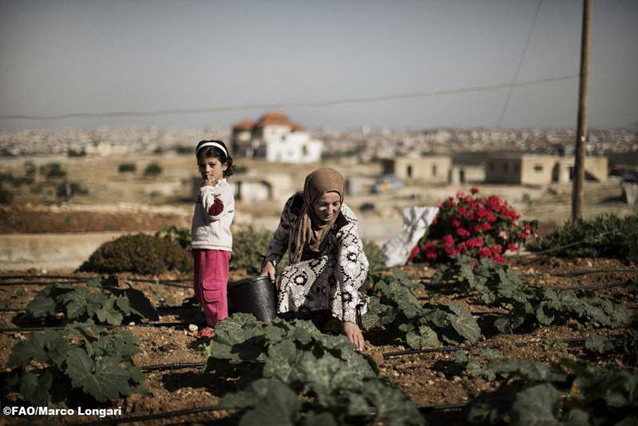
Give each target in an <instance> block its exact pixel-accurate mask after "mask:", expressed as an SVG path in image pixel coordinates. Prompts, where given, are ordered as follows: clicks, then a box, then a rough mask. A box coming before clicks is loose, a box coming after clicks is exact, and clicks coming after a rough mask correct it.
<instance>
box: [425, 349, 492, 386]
mask: <svg viewBox="0 0 638 426" xmlns="http://www.w3.org/2000/svg"><path fill="white" fill-rule="evenodd" d="M504 359H505V356H504V355H503V354H501V353H499V352H497V351H495V350H494V349H490V348H486V349H482V350H481V351H479V353H478V355H477V356H474V355H470V353H469V352H468V351H463V350H459V351H456V352H454V353H453V354H452V355H451V356H450V359H449V360H448V361H442V362H440V363H438V364H439V365H437V368H439V369H441V370H442V371H443V372H444V373H445V375H446V376H448V377H449V376H459V375H461V374H462V373H466V374H468V375H469V376H470V377H475V378H483V379H485V380H488V381H492V380H494V379H496V372H495V371H494V370H493V369H491V368H490V364H491V363H493V362H494V361H502V360H504Z"/></svg>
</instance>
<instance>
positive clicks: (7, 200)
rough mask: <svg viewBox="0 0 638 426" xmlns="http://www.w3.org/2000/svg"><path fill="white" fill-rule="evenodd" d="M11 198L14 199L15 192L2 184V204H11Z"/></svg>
mask: <svg viewBox="0 0 638 426" xmlns="http://www.w3.org/2000/svg"><path fill="white" fill-rule="evenodd" d="M11 200H13V194H12V193H11V192H9V191H8V190H6V189H5V188H3V187H2V184H0V204H11Z"/></svg>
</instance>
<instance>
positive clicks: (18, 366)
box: [7, 324, 144, 406]
mask: <svg viewBox="0 0 638 426" xmlns="http://www.w3.org/2000/svg"><path fill="white" fill-rule="evenodd" d="M138 352H139V348H138V346H137V340H136V339H135V338H134V337H133V336H132V335H131V334H130V333H129V332H121V333H116V334H106V332H105V331H103V330H101V329H100V328H96V327H90V326H83V325H77V324H76V325H73V326H67V327H66V328H65V329H64V330H45V331H42V332H37V333H32V334H31V335H29V337H28V338H27V340H25V341H21V342H18V343H16V344H15V345H14V346H13V348H12V349H11V354H10V356H9V364H8V365H9V367H10V368H11V372H10V374H9V380H8V381H7V385H8V386H9V387H11V388H14V389H17V390H19V392H20V394H21V395H22V397H23V398H24V400H25V401H27V402H29V403H31V404H32V405H38V406H60V405H66V406H69V404H70V403H71V402H72V400H73V397H74V396H76V395H77V394H80V395H82V396H85V397H86V396H89V397H90V398H91V399H93V400H95V401H98V402H105V401H108V400H116V399H117V398H119V397H120V396H126V395H129V394H131V393H134V392H140V391H141V389H142V388H141V386H142V385H141V384H142V383H143V381H144V374H143V373H142V372H141V370H140V369H139V368H137V367H136V366H135V364H134V362H133V359H132V356H133V355H134V354H136V353H138Z"/></svg>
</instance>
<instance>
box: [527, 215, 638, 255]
mask: <svg viewBox="0 0 638 426" xmlns="http://www.w3.org/2000/svg"><path fill="white" fill-rule="evenodd" d="M576 243H580V244H577V245H576ZM568 245H572V246H571V247H564V246H568ZM526 247H527V249H529V250H531V251H536V252H538V251H545V250H550V249H554V248H559V247H564V248H561V249H560V250H556V251H552V254H553V255H554V256H557V257H568V258H573V257H608V258H613V259H620V260H623V261H632V262H636V261H638V213H634V214H631V215H628V216H625V217H624V218H620V217H618V216H617V215H615V214H603V215H600V216H596V217H595V218H594V219H592V220H582V219H578V220H573V221H568V222H567V223H566V224H565V225H564V226H562V227H560V228H558V229H557V230H556V231H555V232H553V233H551V234H549V235H548V236H546V237H544V238H540V239H538V240H536V241H534V242H532V243H530V244H527V245H526Z"/></svg>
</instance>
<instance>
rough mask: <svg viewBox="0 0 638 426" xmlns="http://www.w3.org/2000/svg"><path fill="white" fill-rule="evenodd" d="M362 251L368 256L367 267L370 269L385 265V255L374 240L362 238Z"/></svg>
mask: <svg viewBox="0 0 638 426" xmlns="http://www.w3.org/2000/svg"><path fill="white" fill-rule="evenodd" d="M362 243H363V252H364V253H365V254H366V257H367V258H368V263H369V264H370V266H369V268H370V270H371V271H374V270H376V269H381V268H384V267H385V255H384V254H383V252H382V251H381V247H379V246H378V245H377V244H376V243H375V242H373V241H368V240H363V241H362Z"/></svg>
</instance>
